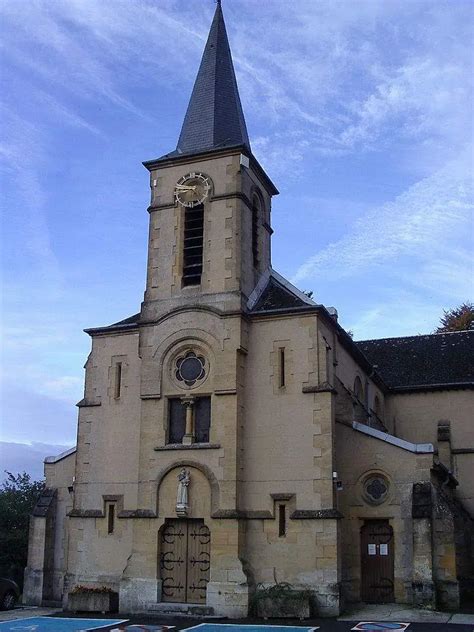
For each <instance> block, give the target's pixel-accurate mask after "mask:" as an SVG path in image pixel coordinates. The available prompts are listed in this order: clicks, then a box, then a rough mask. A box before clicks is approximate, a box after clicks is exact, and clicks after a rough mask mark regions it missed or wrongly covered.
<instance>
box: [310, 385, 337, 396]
mask: <svg viewBox="0 0 474 632" xmlns="http://www.w3.org/2000/svg"><path fill="white" fill-rule="evenodd" d="M301 392H302V393H332V394H333V395H337V390H336V389H335V388H334V386H331V385H330V384H328V382H323V384H308V385H306V386H303V388H302V389H301Z"/></svg>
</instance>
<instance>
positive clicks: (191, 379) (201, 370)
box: [175, 351, 206, 386]
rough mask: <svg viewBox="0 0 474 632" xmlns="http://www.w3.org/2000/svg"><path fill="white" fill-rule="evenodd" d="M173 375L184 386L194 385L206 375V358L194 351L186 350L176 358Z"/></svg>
mask: <svg viewBox="0 0 474 632" xmlns="http://www.w3.org/2000/svg"><path fill="white" fill-rule="evenodd" d="M175 377H176V379H177V380H178V382H181V383H184V384H185V385H186V386H194V385H195V384H196V382H200V381H202V380H203V379H204V378H205V377H206V360H205V358H204V357H203V356H201V355H196V353H195V352H194V351H187V352H186V353H185V354H184V355H182V356H179V358H177V359H176V370H175Z"/></svg>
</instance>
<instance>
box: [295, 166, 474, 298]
mask: <svg viewBox="0 0 474 632" xmlns="http://www.w3.org/2000/svg"><path fill="white" fill-rule="evenodd" d="M472 200H473V195H472V178H471V176H470V173H469V171H468V170H467V168H466V163H465V162H464V161H463V160H457V161H453V162H450V163H449V164H447V165H446V166H445V167H444V168H443V169H440V170H439V171H438V172H436V173H434V174H433V175H431V176H429V177H427V178H425V179H423V180H421V181H420V182H417V183H416V184H415V185H413V186H412V187H410V188H409V189H408V191H406V192H405V193H403V194H402V195H400V196H398V197H397V198H396V199H395V200H393V201H390V202H387V203H386V204H384V205H382V206H381V207H376V208H373V209H371V210H370V211H368V212H367V213H365V214H363V215H362V216H361V217H360V218H359V219H358V220H357V221H356V223H355V225H354V226H352V227H351V229H350V231H349V232H348V233H347V235H346V236H345V237H343V238H342V239H340V240H339V241H337V242H335V243H331V244H329V245H328V246H327V247H326V248H324V249H323V250H322V251H321V252H319V253H317V254H315V255H313V256H312V257H310V258H309V259H308V260H307V261H306V262H305V263H304V264H302V265H301V266H300V267H299V269H298V270H297V272H296V273H295V275H294V277H293V279H292V280H293V282H294V283H298V282H301V281H303V280H308V279H312V280H316V281H317V279H318V277H321V276H324V275H326V274H327V271H328V269H330V270H331V278H333V279H334V280H337V279H340V278H347V277H351V276H354V275H356V274H358V273H360V272H361V271H364V272H366V273H368V272H370V267H374V266H377V265H384V266H392V264H393V262H394V261H395V262H397V261H399V260H400V259H401V258H405V260H406V261H408V258H409V257H410V259H409V262H410V264H409V265H410V266H413V267H414V269H413V271H412V272H413V274H412V277H411V282H414V283H421V282H423V281H424V280H426V277H424V276H423V274H420V269H419V266H420V263H419V262H420V261H421V262H422V263H423V262H424V263H425V264H426V268H425V270H427V271H428V270H429V271H430V272H429V275H430V276H431V278H433V270H436V269H437V270H438V272H439V270H440V269H442V268H443V269H444V271H445V274H449V273H447V272H446V271H447V270H451V272H452V271H453V270H454V269H456V263H455V261H456V260H457V259H459V255H461V262H462V266H463V267H464V266H465V264H466V261H465V260H466V259H467V258H469V251H467V252H464V251H463V252H462V253H459V250H456V249H453V241H454V242H456V240H457V238H459V236H460V235H461V234H462V233H463V231H465V230H466V227H467V226H470V225H472V224H471V222H472V211H473V202H472ZM433 253H436V260H435V261H434V260H433ZM413 259H415V260H417V262H418V263H417V264H416V267H415V266H414V264H413ZM453 259H454V261H453ZM471 265H472V259H471ZM463 277H464V278H465V277H466V275H463ZM450 287H451V286H450Z"/></svg>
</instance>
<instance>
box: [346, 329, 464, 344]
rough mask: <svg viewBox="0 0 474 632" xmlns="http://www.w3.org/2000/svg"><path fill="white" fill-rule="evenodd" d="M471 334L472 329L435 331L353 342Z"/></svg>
mask: <svg viewBox="0 0 474 632" xmlns="http://www.w3.org/2000/svg"><path fill="white" fill-rule="evenodd" d="M465 333H472V334H474V329H460V330H459V331H436V332H434V333H431V334H412V335H411V336H389V337H387V338H364V339H363V340H354V342H355V343H356V344H358V343H360V342H377V341H381V340H402V339H404V338H423V337H425V338H426V337H427V336H433V337H434V336H445V335H447V334H465Z"/></svg>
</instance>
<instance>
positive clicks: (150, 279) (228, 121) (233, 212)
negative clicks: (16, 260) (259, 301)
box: [142, 2, 278, 321]
mask: <svg viewBox="0 0 474 632" xmlns="http://www.w3.org/2000/svg"><path fill="white" fill-rule="evenodd" d="M144 166H145V167H146V168H147V169H148V171H149V172H150V187H151V204H150V206H149V208H148V211H149V213H150V231H149V244H148V266H147V283H146V291H145V298H144V302H143V305H142V319H143V320H145V321H148V320H155V319H156V318H157V317H159V315H160V314H163V313H164V312H167V311H169V310H171V309H175V308H178V307H180V306H181V305H182V306H185V305H190V304H194V305H196V304H197V305H199V304H201V305H214V306H215V307H218V308H219V309H221V310H224V311H235V310H240V309H244V306H245V304H246V302H247V299H248V297H249V296H250V294H251V292H252V291H253V289H254V288H255V286H256V284H257V283H258V281H259V279H260V277H261V275H262V274H263V273H264V272H265V271H266V270H267V269H268V268H269V266H270V237H271V232H272V230H271V228H270V213H271V198H272V196H273V195H275V194H277V193H278V191H277V189H276V188H275V186H274V184H273V183H272V182H271V180H270V179H269V177H268V176H267V175H266V173H265V172H264V170H263V168H262V167H261V166H260V165H259V163H258V161H257V160H256V158H255V157H254V156H253V154H252V150H251V147H250V141H249V137H248V133H247V126H246V123H245V118H244V114H243V110H242V105H241V102H240V96H239V92H238V88H237V80H236V77H235V72H234V66H233V63H232V56H231V52H230V47H229V41H228V38H227V32H226V28H225V23H224V17H223V13H222V8H221V5H220V2H218V4H217V7H216V12H215V15H214V19H213V21H212V25H211V29H210V32H209V37H208V39H207V43H206V46H205V49H204V53H203V56H202V60H201V65H200V67H199V71H198V74H197V78H196V81H195V84H194V88H193V91H192V94H191V98H190V101H189V105H188V109H187V112H186V115H185V118H184V122H183V125H182V129H181V133H180V136H179V140H178V144H177V147H176V149H175V150H174V151H172V152H170V153H168V154H166V155H164V156H162V157H161V158H158V159H155V160H150V161H147V162H145V163H144Z"/></svg>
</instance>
